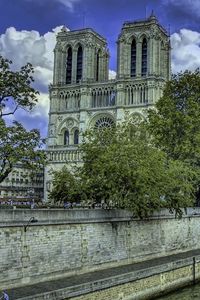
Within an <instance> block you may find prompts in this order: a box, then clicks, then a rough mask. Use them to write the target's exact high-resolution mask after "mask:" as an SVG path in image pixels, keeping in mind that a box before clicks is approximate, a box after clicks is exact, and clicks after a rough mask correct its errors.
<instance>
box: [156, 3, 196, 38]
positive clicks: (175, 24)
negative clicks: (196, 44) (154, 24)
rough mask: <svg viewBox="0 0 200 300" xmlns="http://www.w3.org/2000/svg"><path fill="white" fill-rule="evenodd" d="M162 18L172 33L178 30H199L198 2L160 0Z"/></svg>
mask: <svg viewBox="0 0 200 300" xmlns="http://www.w3.org/2000/svg"><path fill="white" fill-rule="evenodd" d="M162 4H163V18H164V19H165V20H168V22H169V23H170V24H171V27H172V31H173V32H175V31H177V29H180V28H190V29H193V30H198V29H199V18H200V0H162Z"/></svg>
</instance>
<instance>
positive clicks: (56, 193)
mask: <svg viewBox="0 0 200 300" xmlns="http://www.w3.org/2000/svg"><path fill="white" fill-rule="evenodd" d="M52 184H53V188H52V191H51V192H50V193H49V199H50V200H51V201H52V202H53V203H59V204H63V203H64V202H70V203H73V202H80V201H81V199H82V197H81V187H80V182H79V180H78V179H77V178H76V177H75V176H74V175H73V174H72V173H71V172H70V171H69V170H68V169H67V168H66V167H63V168H62V169H61V170H60V171H54V172H53V180H52Z"/></svg>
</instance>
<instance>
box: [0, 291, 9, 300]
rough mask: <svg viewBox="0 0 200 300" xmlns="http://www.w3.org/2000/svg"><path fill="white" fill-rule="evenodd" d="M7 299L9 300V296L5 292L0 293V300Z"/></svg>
mask: <svg viewBox="0 0 200 300" xmlns="http://www.w3.org/2000/svg"><path fill="white" fill-rule="evenodd" d="M9 299H10V298H9V296H8V294H7V293H6V292H5V291H3V292H0V300H9Z"/></svg>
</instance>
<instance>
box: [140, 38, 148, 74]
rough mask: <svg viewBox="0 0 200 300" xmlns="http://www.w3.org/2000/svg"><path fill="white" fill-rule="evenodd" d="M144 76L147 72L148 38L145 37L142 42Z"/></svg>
mask: <svg viewBox="0 0 200 300" xmlns="http://www.w3.org/2000/svg"><path fill="white" fill-rule="evenodd" d="M141 71H142V76H146V74H147V40H146V39H145V38H144V39H143V42H142V70H141Z"/></svg>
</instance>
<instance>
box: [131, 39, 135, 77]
mask: <svg viewBox="0 0 200 300" xmlns="http://www.w3.org/2000/svg"><path fill="white" fill-rule="evenodd" d="M135 75H136V42H135V40H133V41H132V44H131V77H135Z"/></svg>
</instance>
